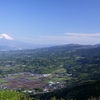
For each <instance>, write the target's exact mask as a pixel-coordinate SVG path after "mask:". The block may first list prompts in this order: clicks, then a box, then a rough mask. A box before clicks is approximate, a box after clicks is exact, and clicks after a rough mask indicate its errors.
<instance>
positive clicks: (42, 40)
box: [0, 0, 100, 45]
mask: <svg viewBox="0 0 100 100" xmlns="http://www.w3.org/2000/svg"><path fill="white" fill-rule="evenodd" d="M3 33H5V34H7V35H9V36H11V37H12V38H14V40H18V41H23V42H28V43H33V44H57V45H58V44H69V43H77V44H98V43H100V0H0V34H3Z"/></svg>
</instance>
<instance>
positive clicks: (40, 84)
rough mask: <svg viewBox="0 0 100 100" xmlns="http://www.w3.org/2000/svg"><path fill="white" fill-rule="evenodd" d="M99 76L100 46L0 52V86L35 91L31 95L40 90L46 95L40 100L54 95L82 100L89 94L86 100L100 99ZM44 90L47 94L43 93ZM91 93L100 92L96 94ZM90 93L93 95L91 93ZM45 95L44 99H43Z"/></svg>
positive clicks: (69, 46) (72, 45) (73, 45)
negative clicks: (96, 97) (91, 97)
mask: <svg viewBox="0 0 100 100" xmlns="http://www.w3.org/2000/svg"><path fill="white" fill-rule="evenodd" d="M99 77H100V47H99V46H92V45H78V44H69V45H61V46H54V47H48V48H41V49H31V50H20V51H19V50H16V51H1V52H0V79H1V80H0V86H2V88H7V89H19V88H20V89H22V90H25V89H27V90H32V91H33V92H32V96H33V94H34V93H35V94H39V93H41V92H40V91H42V93H45V92H46V94H43V95H38V96H39V97H40V98H41V100H46V99H48V100H49V99H50V98H51V97H53V96H56V97H57V98H61V97H62V98H64V99H65V100H67V99H68V98H69V99H74V98H76V100H80V99H78V98H81V97H82V96H83V94H84V95H86V94H87V95H88V96H87V97H85V96H84V98H85V99H83V100H87V99H88V98H89V96H97V95H96V94H98V93H100V91H99V85H100V83H99V81H100V78H99ZM19 81H20V82H19ZM93 86H94V88H93ZM96 86H97V87H96ZM62 88H64V89H62ZM45 89H47V91H45V92H44V90H45ZM59 89H60V90H59ZM92 90H96V91H98V93H97V92H95V93H96V94H95V95H93V94H94V92H93V91H92ZM34 91H35V92H34ZM53 91H55V92H53ZM90 91H92V92H91V93H92V94H89V92H90ZM47 92H50V94H49V93H47ZM60 93H61V95H59V94H60ZM79 93H81V94H79ZM42 96H43V97H45V99H42ZM79 96H80V97H79ZM98 96H100V95H99V94H98ZM81 100H82V99H81Z"/></svg>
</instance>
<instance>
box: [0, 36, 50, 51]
mask: <svg viewBox="0 0 100 100" xmlns="http://www.w3.org/2000/svg"><path fill="white" fill-rule="evenodd" d="M43 47H48V45H38V44H31V43H24V42H21V41H16V40H14V39H13V38H12V37H10V36H9V35H7V34H1V35H0V51H7V50H23V49H35V48H43Z"/></svg>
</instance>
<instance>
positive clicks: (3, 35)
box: [0, 33, 14, 40]
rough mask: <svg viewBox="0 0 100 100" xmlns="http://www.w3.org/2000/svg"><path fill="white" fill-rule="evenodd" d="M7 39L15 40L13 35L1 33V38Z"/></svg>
mask: <svg viewBox="0 0 100 100" xmlns="http://www.w3.org/2000/svg"><path fill="white" fill-rule="evenodd" d="M2 38H4V39H6V40H14V39H13V38H12V37H10V36H9V35H7V34H5V33H3V34H0V39H2Z"/></svg>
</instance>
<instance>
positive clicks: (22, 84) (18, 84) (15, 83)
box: [6, 77, 46, 89]
mask: <svg viewBox="0 0 100 100" xmlns="http://www.w3.org/2000/svg"><path fill="white" fill-rule="evenodd" d="M43 78H44V77H41V78H38V79H35V80H29V79H27V78H24V77H20V78H13V79H11V78H8V79H6V81H7V82H6V87H7V88H11V89H18V88H24V89H33V88H43V87H45V86H46V84H44V83H42V80H43Z"/></svg>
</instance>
